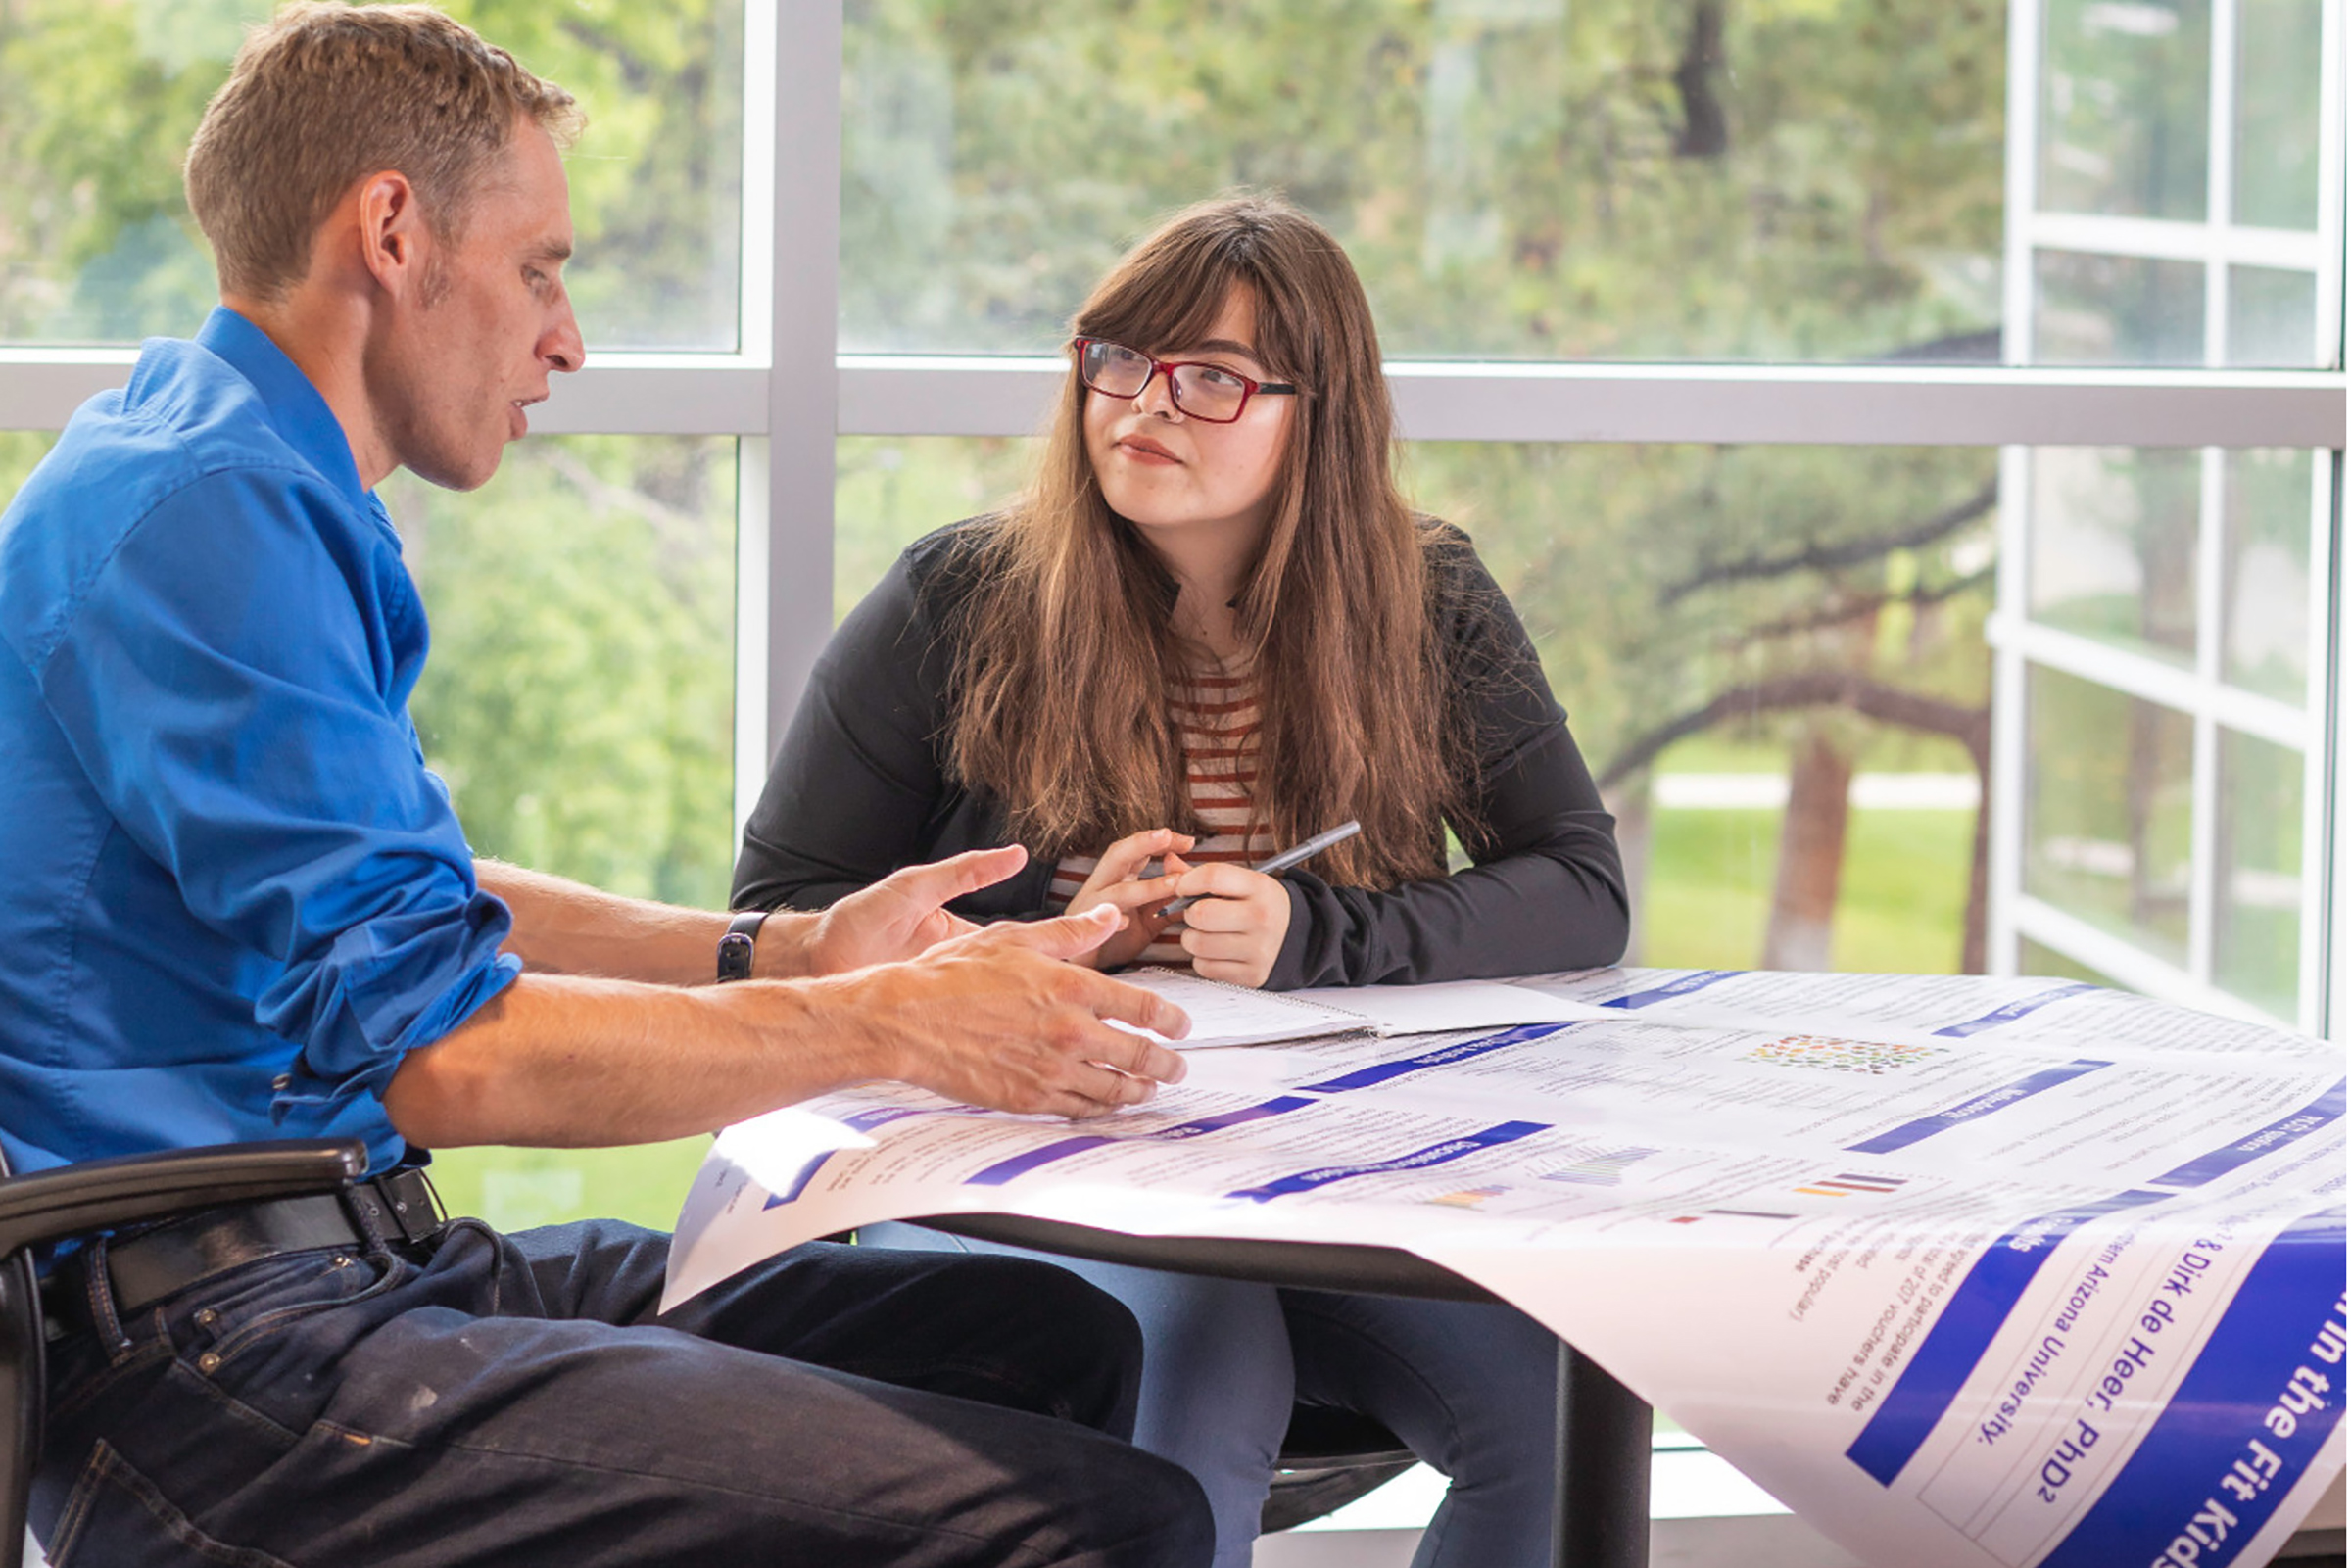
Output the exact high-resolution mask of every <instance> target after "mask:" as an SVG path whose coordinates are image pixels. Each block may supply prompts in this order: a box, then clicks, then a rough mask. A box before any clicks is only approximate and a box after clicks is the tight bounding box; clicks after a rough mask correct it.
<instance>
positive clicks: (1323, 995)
mask: <svg viewBox="0 0 2351 1568" xmlns="http://www.w3.org/2000/svg"><path fill="white" fill-rule="evenodd" d="M1119 978H1121V979H1123V980H1126V981H1128V983H1130V984H1133V985H1138V986H1140V987H1142V988H1143V989H1144V990H1146V991H1150V992H1152V993H1153V994H1154V995H1157V996H1161V997H1164V998H1166V999H1167V1000H1168V1001H1171V1002H1173V1003H1175V1004H1176V1006H1177V1007H1180V1008H1182V1009H1183V1010H1184V1012H1185V1013H1187V1014H1189V1015H1190V1017H1191V1021H1192V1032H1191V1033H1190V1034H1188V1035H1186V1036H1184V1037H1183V1038H1182V1039H1180V1040H1169V1039H1167V1038H1166V1036H1164V1035H1161V1034H1159V1033H1157V1032H1156V1031H1154V1030H1150V1029H1134V1030H1131V1031H1130V1032H1132V1033H1136V1034H1146V1035H1149V1036H1150V1037H1151V1038H1152V1039H1155V1040H1159V1041H1161V1042H1162V1043H1163V1044H1168V1045H1173V1046H1175V1047H1176V1049H1178V1050H1183V1051H1196V1050H1200V1049H1203V1048H1213V1047H1216V1046H1225V1045H1259V1044H1265V1043H1269V1042H1271V1041H1277V1040H1306V1039H1313V1038H1315V1037H1316V1036H1318V1035H1324V1034H1344V1033H1347V1032H1349V1031H1351V1030H1368V1031H1370V1032H1372V1033H1375V1034H1435V1033H1442V1032H1444V1031H1446V1030H1449V1029H1500V1028H1508V1027H1510V1026H1511V1025H1512V1024H1517V1023H1565V1022H1570V1021H1571V1020H1575V1019H1605V1018H1616V1017H1620V1016H1621V1015H1619V1014H1616V1013H1611V1012H1610V1011H1608V1009H1607V1008H1606V1007H1604V1006H1602V1005H1601V1004H1600V1003H1598V1002H1591V1001H1585V1000H1582V999H1580V998H1576V997H1572V996H1568V995H1564V994H1562V993H1560V992H1559V991H1557V990H1547V989H1542V988H1538V987H1532V986H1526V985H1516V984H1510V983H1506V982H1503V981H1498V980H1441V981H1438V982H1435V983H1433V984H1428V985H1360V986H1348V985H1328V986H1309V987H1307V988H1305V989H1303V990H1296V991H1259V990H1251V989H1247V988H1245V987H1242V986H1238V985H1225V984H1223V983H1222V982H1220V981H1217V980H1207V979H1202V978H1201V977H1200V976H1199V975H1197V974H1185V973H1184V972H1183V971H1181V970H1170V969H1156V968H1154V969H1140V970H1134V971H1132V972H1130V973H1128V974H1122V975H1120V976H1119ZM1118 1026H1119V1027H1122V1028H1124V1027H1126V1025H1124V1024H1120V1025H1118Z"/></svg>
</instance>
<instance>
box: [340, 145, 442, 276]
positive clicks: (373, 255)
mask: <svg viewBox="0 0 2351 1568" xmlns="http://www.w3.org/2000/svg"><path fill="white" fill-rule="evenodd" d="M358 217H359V227H360V235H359V238H360V265H362V266H364V267H366V269H367V271H368V273H369V275H371V276H372V277H373V278H374V279H375V281H376V286H377V287H379V288H381V289H382V290H383V291H384V292H385V293H387V294H390V295H392V296H394V297H395V298H400V297H404V296H408V295H411V294H413V293H415V292H416V290H417V288H418V287H419V285H420V283H421V281H422V279H423V275H424V261H425V250H426V249H427V248H428V247H429V246H430V245H431V244H432V236H431V235H430V234H428V233H427V232H426V231H425V226H424V214H423V210H422V208H421V207H420V206H419V204H418V202H417V200H416V187H415V186H413V185H411V184H409V183H408V175H406V174H403V173H402V172H400V170H398V169H396V168H388V169H384V170H382V171H381V172H379V173H374V174H370V175H368V176H367V177H366V178H365V179H363V180H361V181H360V186H359V213H358Z"/></svg>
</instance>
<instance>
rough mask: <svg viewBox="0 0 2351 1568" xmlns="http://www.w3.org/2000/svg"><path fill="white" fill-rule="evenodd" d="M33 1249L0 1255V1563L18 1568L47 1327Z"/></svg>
mask: <svg viewBox="0 0 2351 1568" xmlns="http://www.w3.org/2000/svg"><path fill="white" fill-rule="evenodd" d="M8 1175H9V1169H8V1157H7V1156H6V1155H5V1154H0V1181H5V1180H6V1179H7V1178H8ZM32 1251H33V1250H32V1249H31V1248H30V1247H19V1248H18V1249H17V1250H16V1251H15V1252H13V1253H11V1254H9V1255H8V1257H6V1258H5V1259H0V1568H23V1564H24V1522H25V1511H26V1509H27V1508H29V1507H30V1506H31V1503H32V1463H33V1460H34V1459H35V1458H36V1457H37V1456H38V1455H39V1453H40V1451H41V1424H42V1415H43V1411H42V1407H41V1401H42V1397H43V1391H44V1387H45V1376H46V1368H45V1367H44V1365H43V1364H42V1362H43V1353H44V1351H45V1350H46V1349H47V1346H48V1332H47V1328H46V1325H44V1324H43V1323H42V1321H41V1293H40V1281H39V1280H38V1279H37V1278H35V1277H34V1274H33V1268H32Z"/></svg>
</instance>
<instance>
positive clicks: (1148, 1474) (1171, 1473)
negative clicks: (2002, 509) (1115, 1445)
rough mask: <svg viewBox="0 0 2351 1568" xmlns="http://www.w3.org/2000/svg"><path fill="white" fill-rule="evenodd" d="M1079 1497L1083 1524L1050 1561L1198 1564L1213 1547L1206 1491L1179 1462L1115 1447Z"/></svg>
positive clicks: (1075, 1565)
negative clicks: (1062, 1553)
mask: <svg viewBox="0 0 2351 1568" xmlns="http://www.w3.org/2000/svg"><path fill="white" fill-rule="evenodd" d="M1108 1468H1109V1469H1110V1471H1111V1473H1110V1474H1107V1475H1102V1476H1100V1477H1098V1478H1097V1484H1096V1485H1094V1486H1092V1487H1090V1488H1089V1489H1088V1491H1089V1496H1087V1497H1084V1498H1083V1499H1082V1501H1080V1503H1079V1506H1080V1508H1081V1509H1082V1510H1083V1512H1084V1514H1085V1517H1086V1520H1087V1525H1088V1528H1087V1529H1086V1530H1085V1531H1084V1532H1083V1533H1082V1536H1081V1539H1080V1541H1077V1542H1073V1548H1074V1549H1073V1550H1072V1552H1071V1553H1070V1555H1069V1556H1067V1557H1066V1558H1056V1559H1055V1561H1056V1563H1057V1564H1058V1563H1065V1562H1066V1563H1067V1564H1068V1565H1069V1568H1080V1565H1083V1568H1202V1565H1204V1564H1206V1563H1207V1562H1208V1560H1209V1559H1210V1558H1211V1557H1212V1556H1214V1555H1215V1553H1216V1543H1217V1535H1216V1526H1215V1523H1214V1521H1213V1520H1212V1519H1211V1518H1210V1515H1209V1509H1208V1495H1207V1494H1206V1493H1204V1492H1202V1491H1201V1490H1200V1483H1199V1482H1198V1481H1196V1480H1194V1479H1193V1478H1192V1473H1191V1472H1190V1471H1188V1470H1186V1469H1184V1468H1183V1467H1182V1466H1181V1465H1179V1464H1175V1463H1172V1462H1170V1461H1169V1460H1166V1459H1162V1458H1160V1457H1159V1456H1158V1455H1156V1454H1150V1453H1145V1452H1144V1451H1143V1450H1142V1449H1123V1450H1121V1451H1119V1452H1118V1453H1117V1455H1116V1459H1115V1460H1114V1462H1113V1463H1112V1464H1111V1465H1110V1466H1108Z"/></svg>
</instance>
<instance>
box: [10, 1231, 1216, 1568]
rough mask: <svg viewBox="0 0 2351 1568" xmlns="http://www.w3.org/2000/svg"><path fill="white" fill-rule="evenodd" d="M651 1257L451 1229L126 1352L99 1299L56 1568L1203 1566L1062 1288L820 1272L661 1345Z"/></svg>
mask: <svg viewBox="0 0 2351 1568" xmlns="http://www.w3.org/2000/svg"><path fill="white" fill-rule="evenodd" d="M667 1251H668V1238H667V1237H666V1236H661V1235H658V1234H655V1233H653V1232H649V1231H645V1230H640V1229H637V1228H635V1227H633V1226H626V1225H619V1224H611V1223H590V1224H584V1225H567V1226H559V1227H553V1228H551V1229H546V1230H535V1231H526V1232H523V1233H520V1234H517V1235H514V1236H510V1237H508V1236H500V1235H498V1234H496V1233H494V1232H492V1231H491V1230H489V1229H488V1228H487V1227H484V1226H482V1225H480V1224H478V1223H475V1222H472V1221H459V1222H458V1223H457V1224H456V1225H454V1226H453V1227H451V1229H450V1230H449V1231H448V1232H447V1233H446V1234H445V1236H444V1238H443V1239H442V1240H441V1241H440V1242H439V1243H438V1245H437V1246H433V1247H430V1248H408V1247H402V1246H397V1245H396V1246H394V1247H392V1248H388V1249H383V1250H378V1251H376V1252H374V1253H360V1252H358V1251H356V1250H355V1251H351V1252H335V1251H331V1250H328V1251H318V1252H305V1253H293V1254H286V1255H283V1256H280V1257H277V1258H273V1259H265V1260H264V1261H261V1262H256V1263H251V1264H248V1265H246V1266H244V1267H241V1268H238V1269H234V1270H231V1271H229V1272H227V1273H225V1274H221V1275H219V1276H216V1278H213V1279H210V1280H207V1281H205V1282H203V1283H201V1284H199V1285H197V1286H194V1287H192V1288H190V1289H188V1290H185V1291H182V1292H180V1293H179V1294H177V1295H176V1296H173V1297H169V1298H168V1299H166V1300H165V1301H164V1302H162V1303H160V1304H159V1305H157V1306H156V1307H152V1308H150V1309H148V1310H146V1311H144V1312H141V1313H140V1314H138V1315H137V1316H136V1317H135V1318H134V1319H132V1320H129V1321H118V1320H117V1314H116V1313H115V1310H114V1306H113V1302H112V1299H111V1297H110V1296H109V1295H108V1293H107V1291H106V1290H105V1288H104V1287H103V1286H102V1285H93V1286H92V1287H90V1288H89V1290H88V1291H87V1293H86V1294H87V1297H88V1302H87V1306H88V1321H86V1322H84V1323H82V1324H80V1325H79V1326H77V1327H75V1328H74V1329H73V1330H72V1332H71V1333H70V1334H69V1336H68V1337H67V1338H66V1339H65V1340H63V1341H60V1342H58V1343H56V1344H54V1345H52V1346H51V1347H50V1350H51V1358H50V1368H51V1370H50V1388H51V1400H52V1402H51V1408H50V1416H49V1436H48V1443H47V1447H46V1449H45V1452H44V1455H43V1459H42V1465H41V1470H40V1474H39V1477H38V1479H37V1481H36V1484H35V1495H34V1507H33V1517H34V1522H35V1525H36V1527H37V1530H38V1533H39V1534H40V1536H41V1538H42V1539H43V1540H44V1541H45V1542H47V1543H48V1544H49V1548H50V1551H51V1554H52V1557H53V1559H54V1561H55V1564H56V1568H163V1565H170V1568H195V1565H198V1564H204V1565H228V1568H289V1565H290V1568H330V1565H332V1568H379V1565H380V1568H426V1565H432V1568H451V1565H456V1564H480V1565H484V1568H602V1565H610V1568H619V1565H622V1564H626V1565H629V1568H652V1565H662V1564H678V1565H686V1564H693V1565H695V1568H734V1565H738V1564H743V1565H748V1564H754V1563H756V1564H761V1565H781V1564H798V1563H807V1564H812V1565H824V1568H835V1565H840V1568H854V1565H858V1564H867V1563H871V1564H882V1563H888V1564H893V1565H905V1568H914V1565H923V1568H930V1565H940V1568H944V1565H949V1564H973V1565H978V1564H983V1563H985V1564H1018V1565H1024V1568H1027V1565H1038V1568H1041V1565H1045V1564H1070V1565H1080V1564H1082V1565H1086V1568H1114V1565H1115V1568H1128V1565H1138V1568H1139V1565H1143V1564H1151V1565H1161V1564H1165V1565H1170V1568H1174V1565H1178V1564H1180V1565H1185V1568H1198V1565H1200V1564H1204V1563H1206V1562H1207V1560H1208V1557H1209V1552H1210V1529H1209V1522H1208V1510H1207V1507H1206V1504H1205V1502H1204V1500H1203V1498H1202V1497H1201V1494H1200V1489H1199V1488H1198V1486H1197V1485H1195V1484H1194V1483H1193V1481H1192V1480H1191V1478H1190V1477H1189V1476H1187V1475H1185V1474H1184V1473H1183V1472H1182V1471H1181V1470H1180V1469H1178V1468H1177V1467H1176V1466H1175V1465H1173V1464H1170V1463H1168V1462H1166V1461H1164V1460H1161V1459H1156V1458H1153V1457H1152V1456H1150V1455H1148V1454H1145V1453H1143V1452H1141V1451H1140V1450H1139V1449H1133V1448H1130V1447H1128V1445H1127V1444H1126V1443H1124V1442H1123V1441H1120V1440H1121V1439H1122V1438H1124V1437H1125V1436H1126V1434H1127V1432H1128V1430H1129V1428H1130V1426H1131V1423H1132V1421H1133V1416H1134V1405H1135V1379H1136V1369H1137V1367H1138V1365H1139V1362H1140V1349H1141V1348H1140V1343H1139V1339H1138V1336H1137V1334H1136V1331H1135V1328H1134V1323H1133V1320H1132V1319H1131V1318H1130V1317H1129V1316H1128V1313H1127V1311H1126V1310H1125V1308H1123V1307H1119V1306H1118V1304H1117V1303H1115V1302H1113V1301H1111V1300H1110V1299H1109V1298H1108V1297H1106V1296H1103V1295H1101V1294H1100V1293H1099V1292H1097V1291H1095V1290H1093V1289H1092V1288H1091V1287H1089V1286H1087V1285H1085V1284H1084V1283H1082V1282H1081V1281H1080V1280H1078V1279H1076V1278H1075V1277H1073V1276H1072V1275H1070V1274H1067V1273H1065V1272H1063V1271H1061V1270H1059V1269H1057V1268H1053V1267H1051V1266H1049V1265H1044V1264H1037V1263H1027V1262H1022V1261H1019V1260H1016V1259H992V1258H960V1259H957V1258H941V1257H937V1256H935V1255H932V1256H927V1255H923V1254H914V1253H893V1252H884V1251H880V1250H878V1249H873V1250H869V1249H861V1248H849V1247H836V1246H831V1245H828V1244H825V1243H816V1244H812V1245H811V1246H808V1247H803V1248H799V1249H796V1250H795V1251H793V1252H791V1253H788V1254H786V1255H784V1256H783V1257H780V1258H777V1259H771V1260H770V1261H769V1262H767V1263H765V1264H763V1265H761V1266H760V1267H758V1268H755V1269H752V1270H750V1271H749V1272H747V1273H745V1274H743V1275H740V1276H738V1277H737V1278H735V1279H734V1280H732V1281H729V1282H728V1283H727V1284H725V1285H723V1286H721V1287H719V1288H718V1289H716V1290H713V1291H710V1292H707V1293H705V1294H704V1295H702V1296H700V1297H697V1298H696V1299H695V1300H694V1301H692V1302H689V1303H687V1304H685V1305H684V1306H683V1307H680V1308H679V1309H678V1310H677V1311H675V1312H672V1313H670V1314H668V1315H667V1316H666V1317H658V1316H656V1315H655V1312H654V1305H655V1302H656V1300H657V1299H658V1296H659V1293H660V1284H661V1270H662V1264H663V1260H664V1259H665V1257H666V1255H667ZM75 1272H76V1274H78V1272H79V1271H78V1270H77V1271H75ZM76 1306H78V1303H77V1304H76ZM65 1315H67V1316H72V1315H75V1314H74V1313H73V1312H69V1313H67V1314H65Z"/></svg>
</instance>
